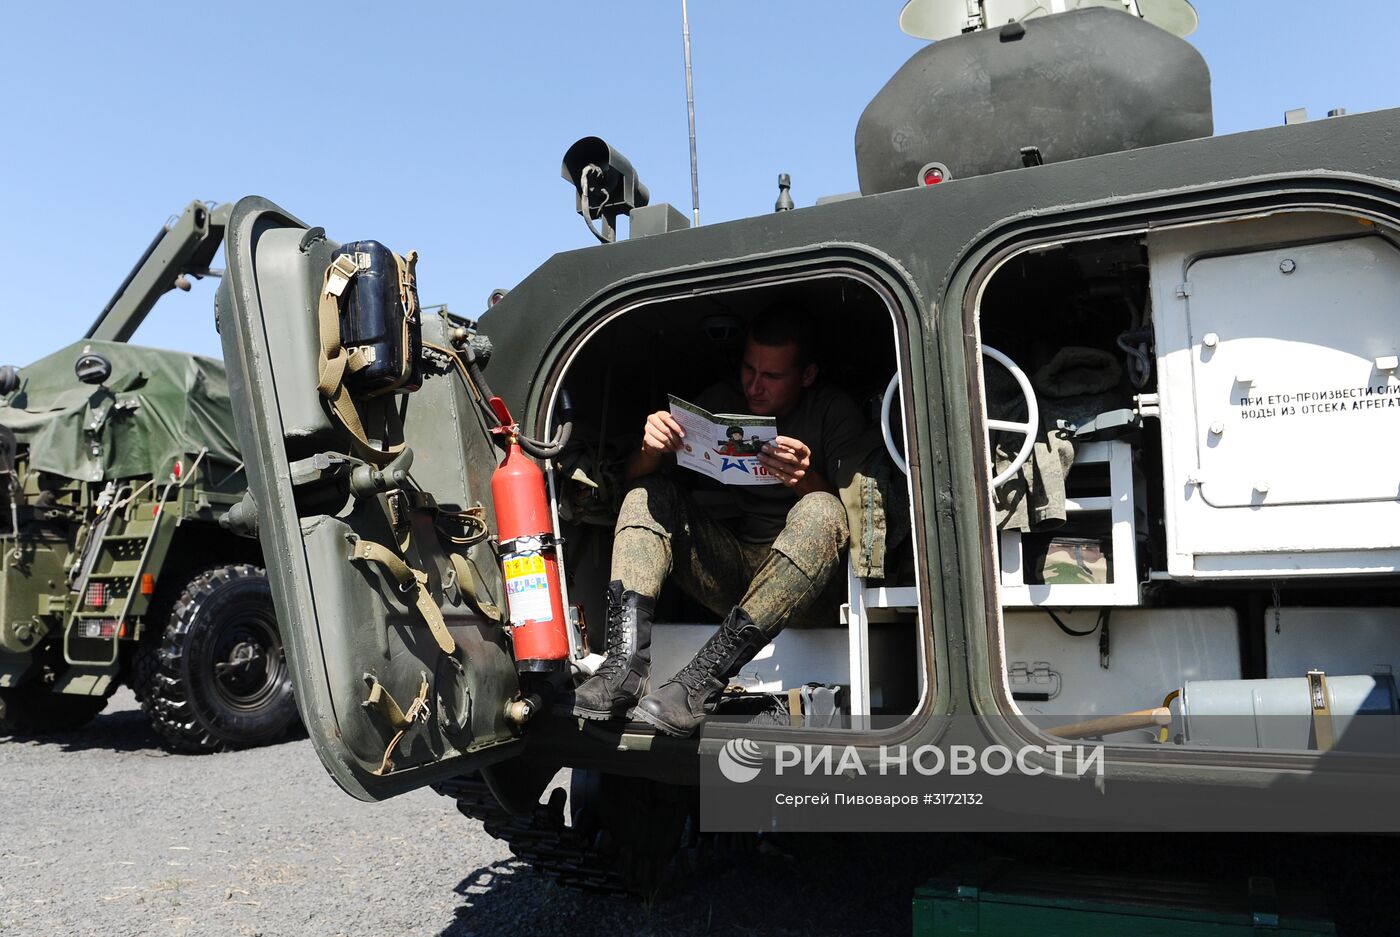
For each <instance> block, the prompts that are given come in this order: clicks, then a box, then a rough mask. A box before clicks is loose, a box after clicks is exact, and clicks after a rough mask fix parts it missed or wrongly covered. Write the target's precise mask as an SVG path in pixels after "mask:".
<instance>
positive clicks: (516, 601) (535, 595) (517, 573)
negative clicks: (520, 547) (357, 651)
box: [501, 553, 553, 625]
mask: <svg viewBox="0 0 1400 937" xmlns="http://www.w3.org/2000/svg"><path fill="white" fill-rule="evenodd" d="M501 567H502V570H503V571H504V573H505V579H506V603H507V604H508V605H509V607H510V620H511V622H512V623H514V624H517V625H518V624H523V623H524V622H527V621H549V620H550V618H552V617H553V612H552V610H551V608H550V599H549V578H548V577H547V576H545V571H544V557H542V556H540V555H539V554H538V553H513V554H511V555H510V556H507V557H506V558H505V559H504V560H502V561H501Z"/></svg>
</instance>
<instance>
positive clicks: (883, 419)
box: [880, 371, 909, 475]
mask: <svg viewBox="0 0 1400 937" xmlns="http://www.w3.org/2000/svg"><path fill="white" fill-rule="evenodd" d="M898 388H899V372H898V371H896V372H894V375H893V376H892V377H891V378H890V383H889V385H888V386H887V387H886V388H885V399H884V400H882V401H881V402H880V435H882V436H884V437H885V449H886V451H888V452H889V454H890V460H891V461H892V462H894V464H895V465H897V466H899V470H900V471H901V472H903V473H904V474H905V475H908V474H909V463H908V462H906V461H905V460H904V456H903V455H901V454H900V451H899V447H898V446H896V445H895V444H894V432H893V431H892V430H891V429H890V404H892V403H894V395H895V391H896V390H898Z"/></svg>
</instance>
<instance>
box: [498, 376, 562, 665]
mask: <svg viewBox="0 0 1400 937" xmlns="http://www.w3.org/2000/svg"><path fill="white" fill-rule="evenodd" d="M498 403H499V398H494V399H492V400H491V406H492V408H493V409H496V411H497V415H498V416H500V417H501V418H502V419H501V427H502V429H503V430H506V431H507V432H509V436H508V439H509V442H508V444H507V446H506V457H505V460H504V461H502V462H501V464H500V465H499V466H498V467H497V468H496V471H495V472H494V473H492V475H491V498H492V500H493V501H494V502H495V505H496V532H497V535H498V536H499V537H500V542H501V546H500V556H501V572H502V574H503V576H504V579H505V587H506V605H507V608H508V609H509V612H508V614H509V617H510V623H511V633H512V638H513V641H514V645H515V666H516V669H517V670H519V671H521V672H522V673H524V672H539V671H551V670H562V669H564V668H565V667H567V666H568V661H569V656H570V655H569V629H568V624H567V623H566V621H565V619H564V597H563V591H562V589H561V587H560V580H559V557H558V542H557V540H556V539H555V536H554V525H553V523H552V522H551V519H550V513H549V499H548V497H547V496H546V494H545V485H544V473H543V472H542V471H540V468H539V466H537V465H536V464H535V463H534V462H533V461H532V460H531V459H530V458H529V456H527V455H526V454H525V453H524V452H523V451H522V450H521V448H520V441H519V436H518V430H517V428H516V427H515V425H514V423H513V422H512V421H511V420H510V416H509V414H508V413H506V412H505V405H504V404H503V403H501V404H500V407H499V408H497V406H496V405H497V404H498Z"/></svg>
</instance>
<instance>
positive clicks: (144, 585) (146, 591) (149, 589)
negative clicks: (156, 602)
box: [141, 573, 156, 595]
mask: <svg viewBox="0 0 1400 937" xmlns="http://www.w3.org/2000/svg"><path fill="white" fill-rule="evenodd" d="M155 591H156V577H155V576H153V575H151V574H150V573H142V574H141V594H142V595H150V594H151V593H153V592H155Z"/></svg>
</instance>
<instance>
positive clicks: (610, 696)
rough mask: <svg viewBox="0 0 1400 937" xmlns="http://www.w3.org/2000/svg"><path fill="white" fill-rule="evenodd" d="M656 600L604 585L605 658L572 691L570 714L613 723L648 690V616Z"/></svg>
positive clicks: (618, 586) (616, 585) (613, 584)
mask: <svg viewBox="0 0 1400 937" xmlns="http://www.w3.org/2000/svg"><path fill="white" fill-rule="evenodd" d="M655 607H656V600H655V599H653V598H651V597H649V596H645V595H638V594H637V593H635V592H630V591H629V592H623V591H622V582H621V580H618V579H614V580H613V581H612V582H611V583H609V584H608V650H607V653H608V656H607V659H606V660H604V661H603V663H602V664H600V665H599V666H598V669H597V670H596V671H595V672H594V673H593V676H591V677H589V678H588V679H587V680H585V681H583V682H582V683H580V684H579V685H578V687H577V688H576V689H575V690H574V700H573V710H572V711H573V714H574V715H575V716H582V717H583V718H585V719H617V718H620V717H621V716H624V715H626V714H627V710H629V709H631V708H632V706H633V705H634V704H635V703H636V702H637V697H639V696H641V695H642V694H643V693H645V692H646V691H647V690H648V689H649V688H650V683H649V679H648V678H649V677H650V676H651V614H652V611H653V610H654V609H655Z"/></svg>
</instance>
